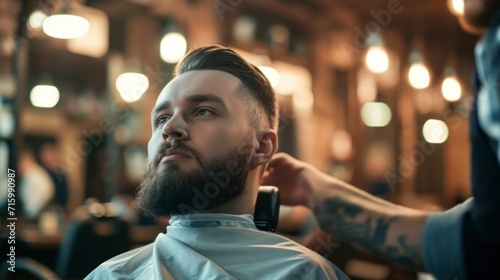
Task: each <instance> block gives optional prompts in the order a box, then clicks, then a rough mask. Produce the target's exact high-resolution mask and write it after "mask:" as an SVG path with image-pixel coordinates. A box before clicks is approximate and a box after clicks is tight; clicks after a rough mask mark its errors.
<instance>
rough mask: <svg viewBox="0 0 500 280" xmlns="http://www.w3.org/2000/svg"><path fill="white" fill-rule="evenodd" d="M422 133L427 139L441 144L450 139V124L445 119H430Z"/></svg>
mask: <svg viewBox="0 0 500 280" xmlns="http://www.w3.org/2000/svg"><path fill="white" fill-rule="evenodd" d="M422 133H423V135H424V139H425V141H427V142H429V143H435V144H440V143H443V142H444V141H446V139H448V126H447V125H446V123H445V122H443V121H440V120H435V119H429V120H427V121H426V122H425V123H424V127H423V129H422Z"/></svg>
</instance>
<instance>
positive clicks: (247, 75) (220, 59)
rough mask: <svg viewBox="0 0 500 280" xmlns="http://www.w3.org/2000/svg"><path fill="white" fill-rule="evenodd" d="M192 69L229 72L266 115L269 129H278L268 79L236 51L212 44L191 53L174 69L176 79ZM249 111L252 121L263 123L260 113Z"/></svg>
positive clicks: (275, 109) (272, 94) (275, 104)
mask: <svg viewBox="0 0 500 280" xmlns="http://www.w3.org/2000/svg"><path fill="white" fill-rule="evenodd" d="M193 70H219V71H223V72H226V73H229V74H231V75H233V76H235V77H236V78H238V79H239V80H240V83H241V85H240V88H241V92H242V93H243V95H245V96H244V98H245V97H246V96H250V98H251V99H253V100H254V101H256V102H257V104H258V105H259V107H261V108H258V109H262V110H263V111H264V113H265V114H266V116H267V122H268V125H269V127H270V128H274V129H276V128H277V125H278V115H277V114H278V110H277V103H276V97H275V93H274V90H273V88H272V86H271V83H270V82H269V80H268V79H267V78H266V77H265V76H264V74H263V73H262V72H261V71H260V70H259V68H257V67H256V66H255V65H253V64H251V63H249V62H247V61H246V60H245V59H243V58H242V57H241V56H239V55H238V54H237V53H236V52H235V51H233V50H231V49H228V48H226V47H222V46H218V45H212V46H207V47H201V48H199V49H195V50H192V51H190V52H189V53H188V54H187V55H186V56H185V57H184V58H183V59H182V60H181V61H180V62H179V63H178V64H177V65H176V67H175V70H174V77H177V76H179V75H181V74H183V73H186V72H188V71H193ZM258 109H255V108H252V109H250V116H249V118H250V121H251V123H253V124H254V125H256V124H257V123H259V122H260V119H261V116H260V115H261V114H260V113H259V111H261V110H258Z"/></svg>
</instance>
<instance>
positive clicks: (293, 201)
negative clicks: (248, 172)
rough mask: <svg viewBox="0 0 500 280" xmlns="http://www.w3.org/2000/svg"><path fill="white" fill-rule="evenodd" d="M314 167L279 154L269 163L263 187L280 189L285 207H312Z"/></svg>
mask: <svg viewBox="0 0 500 280" xmlns="http://www.w3.org/2000/svg"><path fill="white" fill-rule="evenodd" d="M313 169H314V167H313V166H312V165H309V164H307V163H305V162H302V161H299V160H297V159H295V158H293V157H291V156H290V155H288V154H285V153H278V154H276V155H274V157H273V159H272V160H271V161H270V162H269V165H268V167H267V171H266V172H265V173H264V176H263V178H262V182H261V185H269V186H276V187H278V188H279V189H280V196H281V203H282V204H285V205H304V206H307V207H312V205H311V201H310V200H311V196H312V191H311V180H312V179H313V178H311V176H314V175H307V174H311V173H312V174H314V172H309V171H312V170H313Z"/></svg>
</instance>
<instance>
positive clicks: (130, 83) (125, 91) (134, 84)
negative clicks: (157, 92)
mask: <svg viewBox="0 0 500 280" xmlns="http://www.w3.org/2000/svg"><path fill="white" fill-rule="evenodd" d="M115 86H116V89H117V90H118V92H119V93H120V96H121V97H122V98H123V100H125V101H126V102H135V101H137V100H139V99H140V98H141V97H142V95H143V94H144V93H145V92H146V91H147V90H148V88H149V80H148V78H147V77H146V76H145V75H144V74H141V73H123V74H121V75H120V76H118V78H116V83H115Z"/></svg>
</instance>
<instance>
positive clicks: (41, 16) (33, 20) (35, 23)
mask: <svg viewBox="0 0 500 280" xmlns="http://www.w3.org/2000/svg"><path fill="white" fill-rule="evenodd" d="M46 18H47V14H46V13H44V12H42V11H40V10H36V11H34V12H33V13H31V15H30V17H29V18H28V25H29V26H30V27H31V28H33V29H40V28H42V26H43V21H44V20H45V19H46Z"/></svg>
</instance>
